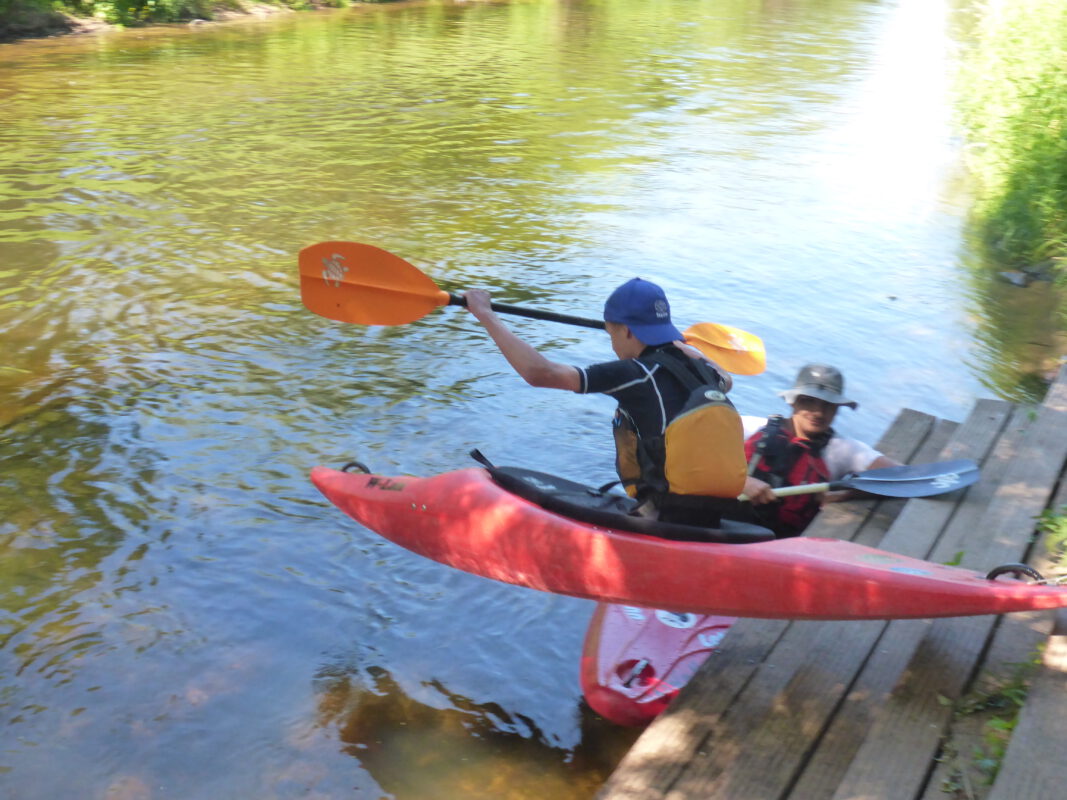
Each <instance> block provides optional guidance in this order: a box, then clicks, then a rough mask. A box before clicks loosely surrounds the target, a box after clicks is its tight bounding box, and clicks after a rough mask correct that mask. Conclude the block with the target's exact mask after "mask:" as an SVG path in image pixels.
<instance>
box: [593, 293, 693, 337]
mask: <svg viewBox="0 0 1067 800" xmlns="http://www.w3.org/2000/svg"><path fill="white" fill-rule="evenodd" d="M604 320H605V322H618V323H621V324H623V325H626V326H628V327H629V328H630V330H631V331H633V333H634V336H636V337H637V338H638V339H640V340H641V342H642V343H643V344H647V345H650V346H655V345H658V344H667V342H674V341H677V340H679V339H684V338H685V337H683V336H682V334H681V332H680V331H679V330H678V329H677V328H676V327H674V325H672V324H671V306H670V303H668V302H667V295H665V294H664V293H663V290H662V289H661V288H660V287H659V286H657V285H656V284H654V283H652V282H651V281H646V280H644V279H642V278H631V279H630V280H628V281H626V283H624V284H623V285H622V286H620V287H619V288H618V289H616V290H615V291H614V292H612V293H611V296H610V297H608V300H607V302H606V303H604Z"/></svg>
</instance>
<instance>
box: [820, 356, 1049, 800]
mask: <svg viewBox="0 0 1067 800" xmlns="http://www.w3.org/2000/svg"><path fill="white" fill-rule="evenodd" d="M1065 459H1067V370H1065V371H1061V373H1060V375H1059V377H1058V379H1057V381H1056V382H1055V383H1054V384H1053V385H1052V387H1051V388H1050V390H1049V394H1048V396H1047V397H1046V400H1045V402H1044V403H1043V404H1042V406H1041V407H1040V409H1039V410H1038V412H1037V415H1036V417H1035V419H1034V420H1033V422H1032V423H1031V424H1030V425H1029V426H1028V427H1027V429H1026V430H1025V431H1024V432H1023V434H1022V441H1021V443H1020V445H1019V449H1018V454H1017V456H1016V457H1015V458H1014V459H1012V460H1011V461H1010V463H1009V464H1008V466H1007V468H1006V470H1005V473H1004V477H1003V478H1002V480H1001V482H1000V484H999V485H998V486H997V489H996V491H995V493H994V496H993V498H992V500H991V502H990V503H989V505H988V508H987V509H986V511H985V513H984V514H983V515H982V519H983V526H982V528H975V527H974V526H973V524H972V525H971V526H970V527H968V528H966V529H964V530H963V531H962V532H960V534H959V535H963V534H965V533H967V531H970V534H969V535H968V536H967V538H966V541H967V543H968V545H970V547H969V549H968V550H966V551H965V552H964V556H963V561H962V565H963V566H968V567H971V568H975V569H983V570H984V569H988V568H989V567H992V566H995V565H997V564H1000V563H1005V562H1009V561H1019V560H1021V559H1023V558H1024V557H1025V554H1026V550H1027V545H1028V543H1029V540H1030V537H1031V534H1032V531H1033V527H1034V517H1036V516H1037V515H1038V514H1039V513H1040V512H1041V511H1042V510H1043V509H1044V508H1045V505H1046V504H1047V502H1048V501H1049V499H1050V497H1051V495H1052V490H1053V487H1054V486H1055V485H1056V482H1057V480H1058V478H1059V475H1060V472H1061V470H1062V467H1063V464H1064V461H1065ZM949 546H951V545H947V544H946V545H945V547H946V548H947V547H949ZM949 555H951V554H950V553H948V552H947V550H935V551H934V555H933V560H938V557H943V556H949ZM995 622H996V618H995V617H969V618H957V619H952V618H950V619H938V620H934V621H932V622H931V623H930V624H929V627H928V630H927V631H926V632H925V633H924V635H923V638H922V640H921V641H920V642H918V643H917V646H916V647H915V649H914V652H915V656H914V657H913V658H912V660H911V662H910V663H909V665H908V668H907V670H906V671H905V672H904V674H903V675H902V677H901V680H900V681H899V682H898V683H897V684H896V685H895V686H894V687H893V691H892V692H891V694H890V696H889V697H888V698H887V700H886V702H885V703H884V704H883V705H882V706H881V708H880V710H879V714H878V716H877V718H876V720H875V721H874V724H873V725H872V727H871V730H870V731H869V732H868V734H867V736H866V738H865V740H864V742H863V744H862V745H861V747H860V748H859V750H858V751H857V753H856V755H855V758H854V759H853V761H852V763H851V764H850V765H849V769H848V771H847V772H846V773H845V775H844V777H843V778H842V781H841V784H840V786H839V787H838V789H837V792H836V793H835V795H834V797H835V799H836V798H840V799H841V800H844V799H845V798H855V797H879V798H886V799H887V800H892V799H893V798H902V799H903V798H908V799H909V800H910V798H913V797H915V796H916V795H917V794H918V793H920V792H921V791H922V789H923V788H924V785H925V781H926V776H927V775H928V774H929V772H930V771H931V770H932V768H933V755H934V754H935V753H936V752H937V748H938V744H939V742H940V741H941V738H942V737H943V736H944V735H945V733H946V731H947V728H948V726H949V722H950V715H951V708H950V707H948V706H946V705H944V704H942V703H941V702H939V699H940V698H941V697H947V698H950V699H955V698H957V697H959V695H960V693H961V692H962V690H963V688H964V686H965V684H966V680H967V679H968V678H969V677H970V675H972V674H973V673H974V671H975V669H976V666H977V661H978V658H979V656H980V654H981V651H982V649H983V648H984V647H985V643H986V640H987V639H988V637H989V635H990V633H991V631H992V629H993V625H994V623H995ZM892 626H897V623H896V622H894V623H891V627H892ZM898 627H899V626H898ZM897 638H899V639H905V638H913V637H906V636H905V635H904V634H901V635H900V636H898V637H897ZM898 644H899V645H900V646H908V644H907V643H905V642H899V643H898Z"/></svg>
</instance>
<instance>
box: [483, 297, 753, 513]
mask: <svg viewBox="0 0 1067 800" xmlns="http://www.w3.org/2000/svg"><path fill="white" fill-rule="evenodd" d="M466 298H467V308H468V309H469V310H470V312H471V313H472V314H473V315H474V316H475V317H476V318H477V319H478V321H479V322H481V323H482V325H483V326H485V329H486V331H488V333H489V335H490V336H491V337H492V339H493V341H494V342H495V343H496V345H497V347H498V348H500V352H501V353H503V355H504V357H505V358H506V359H507V360H508V363H509V364H511V366H512V367H513V368H514V369H515V371H516V372H517V373H518V374H519V375H520V376H521V377H522V378H523V380H525V381H526V382H527V383H528V384H530V385H531V386H539V387H545V388H549V389H566V390H568V391H572V392H578V393H580V394H606V395H610V396H611V397H614V398H615V399H616V400H617V401H618V404H619V405H618V408H617V410H616V413H615V418H614V421H613V430H614V434H615V443H616V455H617V460H616V466H617V469H618V472H619V476H620V477H621V478H622V479H623V481H624V483H625V484H626V485H627V490H628V491H629V492H630V493H631V494H632V495H634V496H636V497H637V498H638V499H639V500H642V501H643V506H642V508H643V513H648V514H649V515H655V516H658V517H659V518H660V519H662V520H665V521H669V522H680V523H685V524H690V525H702V526H704V527H714V526H716V525H718V522H719V516H720V513H721V511H722V510H723V509H725V508H729V507H732V505H733V504H732V503H731V502H730V501H729V500H727V499H726V498H727V497H729V496H730V492H729V491H725V492H723V493H721V497H715V496H707V495H703V494H702V495H692V494H680V493H678V492H675V491H672V490H671V489H672V486H669V485H668V484H667V481H666V479H665V477H664V463H665V457H666V453H665V445H664V441H665V438H664V437H665V435H666V431H667V426H668V425H670V423H671V422H672V421H673V420H674V419H675V417H676V416H678V414H679V412H680V411H681V410H682V408H683V406H685V405H686V402H687V400H688V399H689V397H690V390H689V389H688V388H687V387H686V385H685V384H684V383H683V382H682V380H681V379H680V378H679V377H676V375H675V374H674V373H673V372H672V369H675V370H676V369H677V366H675V365H678V366H681V367H682V368H683V369H684V370H689V371H690V372H692V373H694V374H700V375H705V374H706V375H708V376H709V377H708V378H707V380H708V381H714V382H715V384H717V388H718V391H719V392H721V393H722V394H721V395H720V397H721V398H722V402H723V404H724V405H729V401H727V400H726V399H725V392H728V391H729V390H730V387H731V386H732V380H731V378H730V376H729V374H728V373H726V372H725V371H724V370H722V369H721V368H719V367H718V366H717V365H715V364H712V363H711V362H710V361H707V360H706V359H704V357H703V356H702V354H701V353H700V352H699V351H697V350H695V349H694V348H692V347H690V346H688V345H686V344H685V342H684V337H683V335H682V333H681V332H680V331H679V330H678V329H677V328H676V327H675V326H674V324H673V323H672V322H671V309H670V304H669V303H668V302H667V297H666V295H665V294H664V292H663V289H661V288H660V287H659V286H658V285H656V284H655V283H652V282H651V281H647V280H644V279H642V278H632V279H631V280H628V281H626V283H624V284H622V285H621V286H619V287H618V288H617V289H616V290H615V291H614V292H612V293H611V296H610V297H608V299H607V302H606V303H605V304H604V321H605V327H606V330H607V332H608V335H609V336H610V337H611V347H612V350H614V352H615V355H616V356H618V360H616V361H608V362H604V363H600V364H593V365H592V366H589V367H584V368H582V367H575V366H572V365H570V364H562V363H559V362H556V361H552V360H550V359H548V358H546V357H545V356H544V355H542V354H541V353H540V352H538V351H537V350H536V349H535V348H534V347H532V346H531V345H530V344H528V343H527V342H525V341H524V340H523V339H520V338H519V337H518V336H516V335H515V334H514V333H513V332H512V331H511V330H510V329H509V328H508V327H507V326H506V325H504V323H503V322H501V320H500V318H499V317H498V316H497V315H496V314H495V313H494V312H493V310H492V309H491V308H490V305H489V304H490V296H489V293H488V292H486V291H484V290H481V289H473V290H471V291H468V292H467V293H466ZM698 361H701V362H703V363H704V364H707V365H709V366H710V367H711V368H712V369H711V370H704V369H702V368H699V367H698V366H695V364H696V362H698ZM729 408H730V411H731V412H732V411H733V409H732V406H730V407H729ZM737 427H738V430H737V438H736V447H737V450H738V452H737V453H736V454H734V453H733V452H730V453H725V454H724V453H721V452H717V451H716V447H715V444H714V443H708V445H707V446H706V447H704V448H702V449H701V453H702V455H701V458H704V459H706V460H710V461H715V460H716V459H719V460H721V461H722V462H723V463H733V462H732V459H733V458H734V456H735V455H736V456H737V458H739V459H740V461H741V462H742V467H741V473H742V474H741V475H740V477H739V478H738V480H740V481H741V482H744V481H745V479H744V475H743V472H744V468H743V460H744V459H743V454H742V453H741V452H740V447H741V431H740V420H738V421H737ZM723 439H724V441H725V440H729V439H730V437H729V436H725V437H723ZM729 446H730V447H731V448H732V447H734V445H733V444H730V445H729ZM712 468H714V464H712ZM724 485H726V484H724ZM730 485H731V490H733V496H734V497H736V494H737V491H736V488H737V486H736V484H730ZM746 485H747V484H746Z"/></svg>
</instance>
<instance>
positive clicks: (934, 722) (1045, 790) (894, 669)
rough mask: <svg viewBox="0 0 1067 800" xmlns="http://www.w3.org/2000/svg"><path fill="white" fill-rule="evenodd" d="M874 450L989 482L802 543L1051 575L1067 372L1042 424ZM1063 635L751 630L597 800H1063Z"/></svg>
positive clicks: (908, 430)
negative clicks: (1047, 528) (1002, 712)
mask: <svg viewBox="0 0 1067 800" xmlns="http://www.w3.org/2000/svg"><path fill="white" fill-rule="evenodd" d="M879 449H881V450H882V451H883V452H885V453H887V454H888V455H891V456H893V457H895V458H897V459H899V460H901V461H904V462H911V463H921V462H929V461H940V460H946V459H955V458H973V459H975V460H976V461H978V462H979V463H980V464H981V465H982V478H981V480H980V481H979V482H978V483H977V484H975V485H974V486H972V487H970V488H969V489H967V490H963V491H961V492H956V493H953V494H951V495H944V496H941V497H934V498H924V499H913V500H907V501H901V500H881V501H875V500H863V501H851V502H848V503H843V504H838V505H831V506H827V507H826V509H825V510H824V511H823V512H822V513H821V514H820V515H819V517H818V518H817V519H816V522H815V523H814V524H813V525H812V526H811V528H809V531H808V534H807V535H811V536H830V537H836V538H844V539H851V540H853V541H856V542H861V543H863V544H867V545H871V546H876V547H880V548H882V549H884V550H889V551H892V552H895V553H902V554H906V555H909V556H915V557H918V558H925V559H928V560H931V561H935V562H942V563H953V564H959V565H960V566H963V567H966V568H971V569H975V570H980V571H983V572H985V571H987V570H988V569H991V568H992V567H995V566H997V565H1000V564H1004V563H1009V562H1020V561H1022V562H1027V563H1030V564H1032V565H1034V566H1035V567H1037V568H1038V569H1039V570H1041V571H1042V573H1043V574H1046V575H1047V572H1046V570H1047V569H1048V568H1049V564H1048V563H1047V560H1046V558H1045V553H1046V548H1045V547H1044V546H1043V543H1042V542H1040V541H1037V542H1035V539H1034V531H1035V525H1036V520H1035V518H1036V517H1037V516H1038V515H1039V514H1041V512H1042V511H1044V510H1045V509H1047V508H1050V507H1051V508H1059V507H1060V506H1061V505H1064V504H1067V481H1064V482H1063V483H1061V480H1060V479H1061V475H1062V474H1063V472H1064V466H1065V463H1067V365H1065V366H1064V368H1062V369H1061V371H1060V373H1059V375H1058V377H1057V379H1056V380H1055V381H1054V383H1053V385H1052V386H1051V388H1050V389H1049V392H1048V395H1047V397H1046V398H1045V401H1044V402H1043V403H1042V404H1041V405H1039V406H1035V407H1021V406H1015V405H1013V404H1011V403H1007V402H1003V401H998V400H981V401H979V402H978V403H977V404H976V405H975V407H974V409H973V411H972V412H971V414H970V416H969V417H968V418H967V419H966V420H965V421H964V422H963V423H954V422H949V421H946V420H939V419H935V418H933V417H931V416H929V415H926V414H922V413H920V412H917V411H912V410H905V411H903V412H902V413H901V414H900V416H899V417H898V418H897V420H896V421H895V422H894V423H893V425H892V426H891V427H890V429H889V430H888V431H887V433H886V435H885V436H884V437H883V439H882V441H881V442H880V443H879ZM1063 618H1064V615H1063V614H1062V612H1061V613H1059V614H1054V613H1051V612H1035V613H1030V614H1011V615H1006V616H1003V617H994V616H984V617H955V618H943V619H932V620H930V619H919V620H894V621H861V622H810V621H808V622H802V621H784V620H755V619H745V620H741V621H740V622H738V623H737V624H736V625H735V626H734V628H733V629H732V630H731V631H730V633H729V635H728V636H727V637H726V639H725V640H724V641H723V645H722V647H721V649H720V650H719V651H717V652H716V653H715V654H713V655H712V657H711V658H709V659H708V661H707V662H706V663H705V664H704V666H703V667H702V668H701V670H700V671H699V672H698V673H697V675H696V676H694V678H693V679H692V680H691V681H690V683H689V684H688V685H687V686H686V687H685V688H684V689H683V690H682V692H681V693H680V695H679V696H678V698H677V699H676V700H675V702H674V703H673V704H672V705H671V707H670V708H668V710H667V711H666V712H665V713H664V714H663V715H661V716H660V717H659V718H658V719H657V720H655V721H654V722H653V723H652V725H650V726H649V727H648V729H647V730H646V731H645V732H644V733H643V734H642V735H641V736H640V738H639V739H638V740H637V742H636V743H635V745H634V747H633V748H632V749H631V750H630V752H629V753H628V754H627V755H626V756H625V758H624V759H623V760H622V761H621V762H620V764H619V765H618V767H617V769H616V770H615V772H614V773H613V774H612V775H611V776H610V778H609V779H608V781H607V782H606V783H605V785H604V786H603V787H602V789H601V791H600V792H599V793H598V794H597V798H598V800H654V799H655V798H663V800H689V799H690V798H694V799H695V798H700V800H705V799H706V798H716V799H718V798H723V799H724V800H725V799H736V800H764V799H765V798H797V799H798V800H816V799H817V798H834V800H860V799H861V798H862V799H869V800H893V799H895V798H900V799H901V800H916V799H921V800H938V799H940V798H989V799H990V800H1060V798H1063V797H1067V635H1059V633H1060V632H1061V631H1063V632H1064V633H1067V630H1063V629H1064V626H1062V625H1061V626H1059V627H1055V622H1056V620H1057V619H1059V620H1062V619H1063ZM1054 628H1055V632H1054ZM1027 662H1029V666H1028V667H1024V666H1021V665H1022V664H1026V663H1027ZM1024 681H1025V683H1024ZM1027 686H1028V690H1026V689H1025V688H1023V687H1027ZM998 701H1002V702H1007V703H1009V704H1010V703H1011V702H1013V701H1018V702H1022V708H1021V711H1018V714H1017V721H1016V722H1015V723H1014V732H1011V731H1010V730H1005V729H1006V728H1010V725H1006V724H1004V723H998V722H996V721H995V719H994V717H993V716H992V715H991V712H990V711H989V710H987V709H986V708H985V707H986V706H995V705H996V703H997V702H998ZM997 740H1004V741H1006V743H1007V744H1006V752H1003V748H1004V745H1003V744H1002V745H1000V751H1001V752H998V750H997V746H996V744H997ZM996 764H999V772H998V773H996V777H995V780H992V783H990V781H991V777H990V774H989V773H990V767H992V766H993V765H996Z"/></svg>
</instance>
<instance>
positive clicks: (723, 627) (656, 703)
mask: <svg viewBox="0 0 1067 800" xmlns="http://www.w3.org/2000/svg"><path fill="white" fill-rule="evenodd" d="M736 621H737V618H736V617H720V616H717V615H714V614H690V613H686V612H683V613H678V612H675V611H664V610H662V609H652V608H641V607H640V606H627V605H620V604H618V603H597V607H596V610H595V611H594V612H593V618H592V620H590V622H589V630H588V631H587V632H586V634H585V646H584V647H583V648H582V668H581V682H582V693H583V694H584V695H585V700H586V702H587V703H589V707H590V708H592V709H593V710H594V711H596V712H597V713H598V714H600V716H602V717H603V718H604V719H606V720H609V721H610V722H614V723H616V724H617V725H632V726H643V725H647V724H648V723H650V722H651V721H652V720H653V719H655V718H656V716H658V715H659V714H660V713H661V712H662V711H663V710H664V709H665V708H666V707H667V705H668V704H669V703H670V702H671V701H672V700H673V699H674V698H675V696H676V695H677V694H678V691H679V690H680V689H681V688H682V687H683V686H685V685H686V684H687V683H688V682H689V679H690V678H692V677H693V675H694V674H695V673H696V671H697V669H698V668H699V667H700V665H701V664H703V663H704V662H705V661H706V660H707V658H708V656H710V655H711V654H712V652H713V651H714V650H715V649H716V648H717V647H718V646H719V643H720V642H721V641H722V639H723V637H724V636H726V632H727V631H728V630H729V629H730V626H731V625H733V624H734V622H736Z"/></svg>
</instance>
